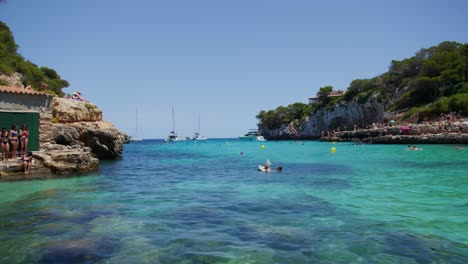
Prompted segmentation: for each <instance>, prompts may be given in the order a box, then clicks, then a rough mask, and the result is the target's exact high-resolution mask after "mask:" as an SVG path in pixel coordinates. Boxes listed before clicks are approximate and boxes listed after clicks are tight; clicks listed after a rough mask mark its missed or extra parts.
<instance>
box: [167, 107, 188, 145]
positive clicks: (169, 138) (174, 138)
mask: <svg viewBox="0 0 468 264" xmlns="http://www.w3.org/2000/svg"><path fill="white" fill-rule="evenodd" d="M184 140H185V138H182V137H179V136H177V133H176V132H175V115H174V107H172V131H171V132H170V133H169V136H167V138H166V139H164V142H176V141H184Z"/></svg>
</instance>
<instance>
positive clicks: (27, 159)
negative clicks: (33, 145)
mask: <svg viewBox="0 0 468 264" xmlns="http://www.w3.org/2000/svg"><path fill="white" fill-rule="evenodd" d="M21 161H22V162H23V168H24V174H29V173H30V171H31V165H32V162H33V156H32V152H31V151H29V152H28V155H27V156H26V155H23V157H21Z"/></svg>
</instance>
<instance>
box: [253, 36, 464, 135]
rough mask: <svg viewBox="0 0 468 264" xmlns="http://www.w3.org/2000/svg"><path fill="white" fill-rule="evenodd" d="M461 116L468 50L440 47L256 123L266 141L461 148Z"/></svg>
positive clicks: (453, 45) (266, 113) (327, 89)
mask: <svg viewBox="0 0 468 264" xmlns="http://www.w3.org/2000/svg"><path fill="white" fill-rule="evenodd" d="M467 114H468V44H461V43H457V42H449V41H446V42H442V43H440V44H439V45H437V46H434V47H430V48H427V49H421V50H420V51H418V52H416V54H415V55H414V56H413V57H411V58H407V59H404V60H401V61H397V60H393V61H392V62H391V63H390V67H389V70H388V71H387V72H385V73H383V74H381V75H379V76H376V77H374V78H371V79H357V80H354V81H352V82H351V84H350V86H349V87H348V88H347V89H346V90H345V91H343V90H336V91H335V90H334V89H333V87H332V86H325V87H322V88H320V90H319V92H318V93H317V95H316V96H315V97H312V98H309V103H308V104H304V103H294V104H290V105H288V106H286V107H285V106H280V107H278V108H276V109H275V110H269V111H261V112H260V113H259V114H258V115H257V119H258V120H259V124H258V127H259V131H260V132H261V133H262V135H263V136H264V137H265V138H267V139H278V140H280V139H322V140H334V141H336V140H341V141H361V140H366V141H368V142H372V143H386V144H390V143H405V144H406V143H412V142H414V143H458V144H466V143H468V137H467V133H468V127H467V122H466V121H464V120H465V119H464V118H465V117H466V115H467ZM428 127H431V128H428ZM426 128H427V129H426ZM382 136H383V137H382ZM332 138H333V139H332Z"/></svg>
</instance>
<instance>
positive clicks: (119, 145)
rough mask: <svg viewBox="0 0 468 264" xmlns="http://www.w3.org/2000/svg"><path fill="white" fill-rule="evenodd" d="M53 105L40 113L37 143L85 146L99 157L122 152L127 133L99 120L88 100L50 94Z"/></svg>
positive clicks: (98, 112) (99, 116)
mask: <svg viewBox="0 0 468 264" xmlns="http://www.w3.org/2000/svg"><path fill="white" fill-rule="evenodd" d="M53 105H54V107H53V109H52V110H51V111H45V112H44V113H42V114H41V128H40V129H41V138H40V141H41V144H42V145H43V144H46V143H55V144H59V145H65V146H80V147H89V149H90V150H91V152H92V154H93V155H95V156H96V157H98V158H100V159H115V158H117V157H119V156H120V155H121V154H122V151H123V144H125V143H127V142H128V139H129V137H128V135H126V134H125V133H123V132H122V131H120V130H118V129H116V128H115V127H114V125H113V124H112V123H109V122H106V121H103V120H102V111H101V110H99V109H97V108H96V107H95V106H93V105H92V104H89V103H86V102H81V101H76V100H70V99H66V98H54V101H53Z"/></svg>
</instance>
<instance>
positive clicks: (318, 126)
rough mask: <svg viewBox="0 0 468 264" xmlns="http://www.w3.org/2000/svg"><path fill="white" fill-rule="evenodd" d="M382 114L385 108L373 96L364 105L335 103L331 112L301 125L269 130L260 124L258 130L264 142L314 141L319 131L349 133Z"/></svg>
mask: <svg viewBox="0 0 468 264" xmlns="http://www.w3.org/2000/svg"><path fill="white" fill-rule="evenodd" d="M385 114H386V113H385V105H384V104H383V103H380V102H378V100H377V99H376V97H370V98H369V100H368V101H367V102H366V103H364V104H361V103H358V102H357V100H353V101H351V102H349V103H338V104H336V105H335V106H334V107H332V108H330V109H325V110H322V109H319V110H317V111H315V112H314V113H312V114H310V115H309V116H307V117H306V118H305V119H304V120H303V121H302V122H299V123H294V122H291V123H290V124H288V125H282V126H281V127H280V128H278V129H268V128H266V127H264V126H262V124H260V125H259V130H260V132H261V133H262V135H263V136H264V137H265V138H266V139H317V138H319V137H320V136H321V133H322V131H324V132H326V131H332V130H348V129H352V128H353V127H354V125H356V124H359V126H361V125H362V126H364V125H367V124H372V123H373V122H380V121H381V120H382V119H383V118H384V117H385Z"/></svg>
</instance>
